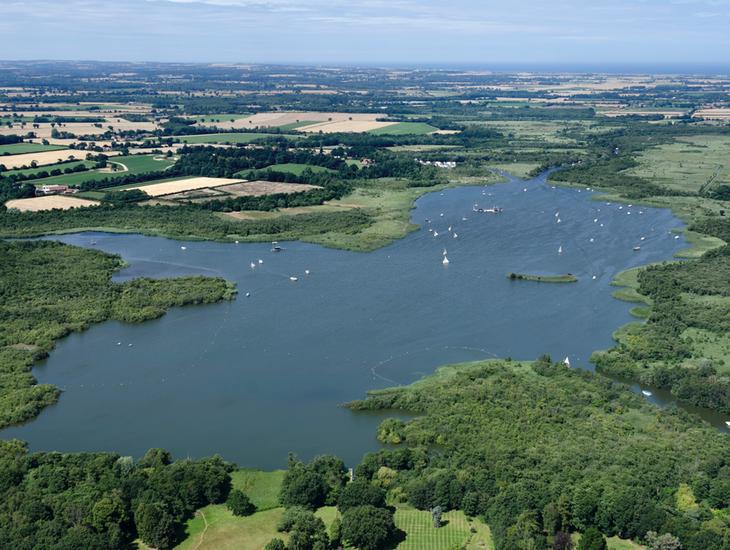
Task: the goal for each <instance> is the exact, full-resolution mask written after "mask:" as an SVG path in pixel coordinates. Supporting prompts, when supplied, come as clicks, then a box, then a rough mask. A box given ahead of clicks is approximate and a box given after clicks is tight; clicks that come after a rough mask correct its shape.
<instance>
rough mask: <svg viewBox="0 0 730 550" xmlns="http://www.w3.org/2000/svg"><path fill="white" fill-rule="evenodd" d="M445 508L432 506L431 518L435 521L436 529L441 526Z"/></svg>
mask: <svg viewBox="0 0 730 550" xmlns="http://www.w3.org/2000/svg"><path fill="white" fill-rule="evenodd" d="M443 512H444V509H443V508H441V506H434V507H433V508H431V520H432V521H433V526H434V528H435V529H438V528H439V527H441V515H442V514H443Z"/></svg>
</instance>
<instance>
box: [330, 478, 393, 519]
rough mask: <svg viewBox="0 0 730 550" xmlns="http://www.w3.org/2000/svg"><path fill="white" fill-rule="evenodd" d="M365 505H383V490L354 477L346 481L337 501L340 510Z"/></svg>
mask: <svg viewBox="0 0 730 550" xmlns="http://www.w3.org/2000/svg"><path fill="white" fill-rule="evenodd" d="M365 505H370V506H375V507H376V508H382V507H384V506H385V491H384V490H383V489H381V488H380V487H376V486H375V485H373V484H372V483H370V482H368V481H366V480H364V479H356V480H355V481H353V482H352V483H348V484H347V485H346V486H345V488H344V489H343V490H342V493H341V494H340V498H339V501H338V502H337V507H338V508H339V510H340V512H344V511H345V510H347V509H349V508H354V507H355V506H365Z"/></svg>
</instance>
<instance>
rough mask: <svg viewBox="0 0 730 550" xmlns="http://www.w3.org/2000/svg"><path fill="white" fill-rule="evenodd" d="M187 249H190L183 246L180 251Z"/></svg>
mask: <svg viewBox="0 0 730 550" xmlns="http://www.w3.org/2000/svg"><path fill="white" fill-rule="evenodd" d="M187 249H188V247H187V246H181V247H180V250H187Z"/></svg>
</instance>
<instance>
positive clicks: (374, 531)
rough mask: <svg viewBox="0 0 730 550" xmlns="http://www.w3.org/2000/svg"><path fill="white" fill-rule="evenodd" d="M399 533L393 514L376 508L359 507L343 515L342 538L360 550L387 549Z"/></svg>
mask: <svg viewBox="0 0 730 550" xmlns="http://www.w3.org/2000/svg"><path fill="white" fill-rule="evenodd" d="M396 533H397V530H396V527H395V522H394V521H393V512H391V511H390V510H388V509H386V508H376V507H375V506H357V507H355V508H350V509H348V510H347V511H345V513H344V514H342V538H343V539H344V540H345V541H346V542H347V543H349V544H350V545H352V546H355V547H357V548H359V549H360V550H382V549H383V548H387V547H388V544H389V543H390V542H392V541H393V539H394V538H395V535H396Z"/></svg>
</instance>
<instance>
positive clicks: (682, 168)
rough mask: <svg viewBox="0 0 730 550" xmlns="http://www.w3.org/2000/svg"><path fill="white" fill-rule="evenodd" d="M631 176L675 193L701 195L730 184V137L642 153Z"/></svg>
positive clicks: (680, 142) (684, 142) (685, 141)
mask: <svg viewBox="0 0 730 550" xmlns="http://www.w3.org/2000/svg"><path fill="white" fill-rule="evenodd" d="M637 161H638V162H639V166H637V167H634V168H631V169H629V170H628V171H627V173H629V174H633V175H636V176H640V177H644V178H647V179H650V180H651V181H652V182H654V183H657V184H659V185H663V186H664V187H667V188H668V189H671V190H673V191H690V192H692V193H697V192H698V191H699V190H700V189H702V188H703V187H705V186H707V187H706V189H711V188H712V187H714V186H716V185H727V184H730V137H728V136H714V135H708V136H693V137H691V138H690V137H687V138H679V139H677V140H676V141H675V142H674V143H667V144H664V145H659V146H657V147H653V148H651V149H648V150H647V151H644V152H642V153H641V154H640V155H639V156H638V157H637Z"/></svg>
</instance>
